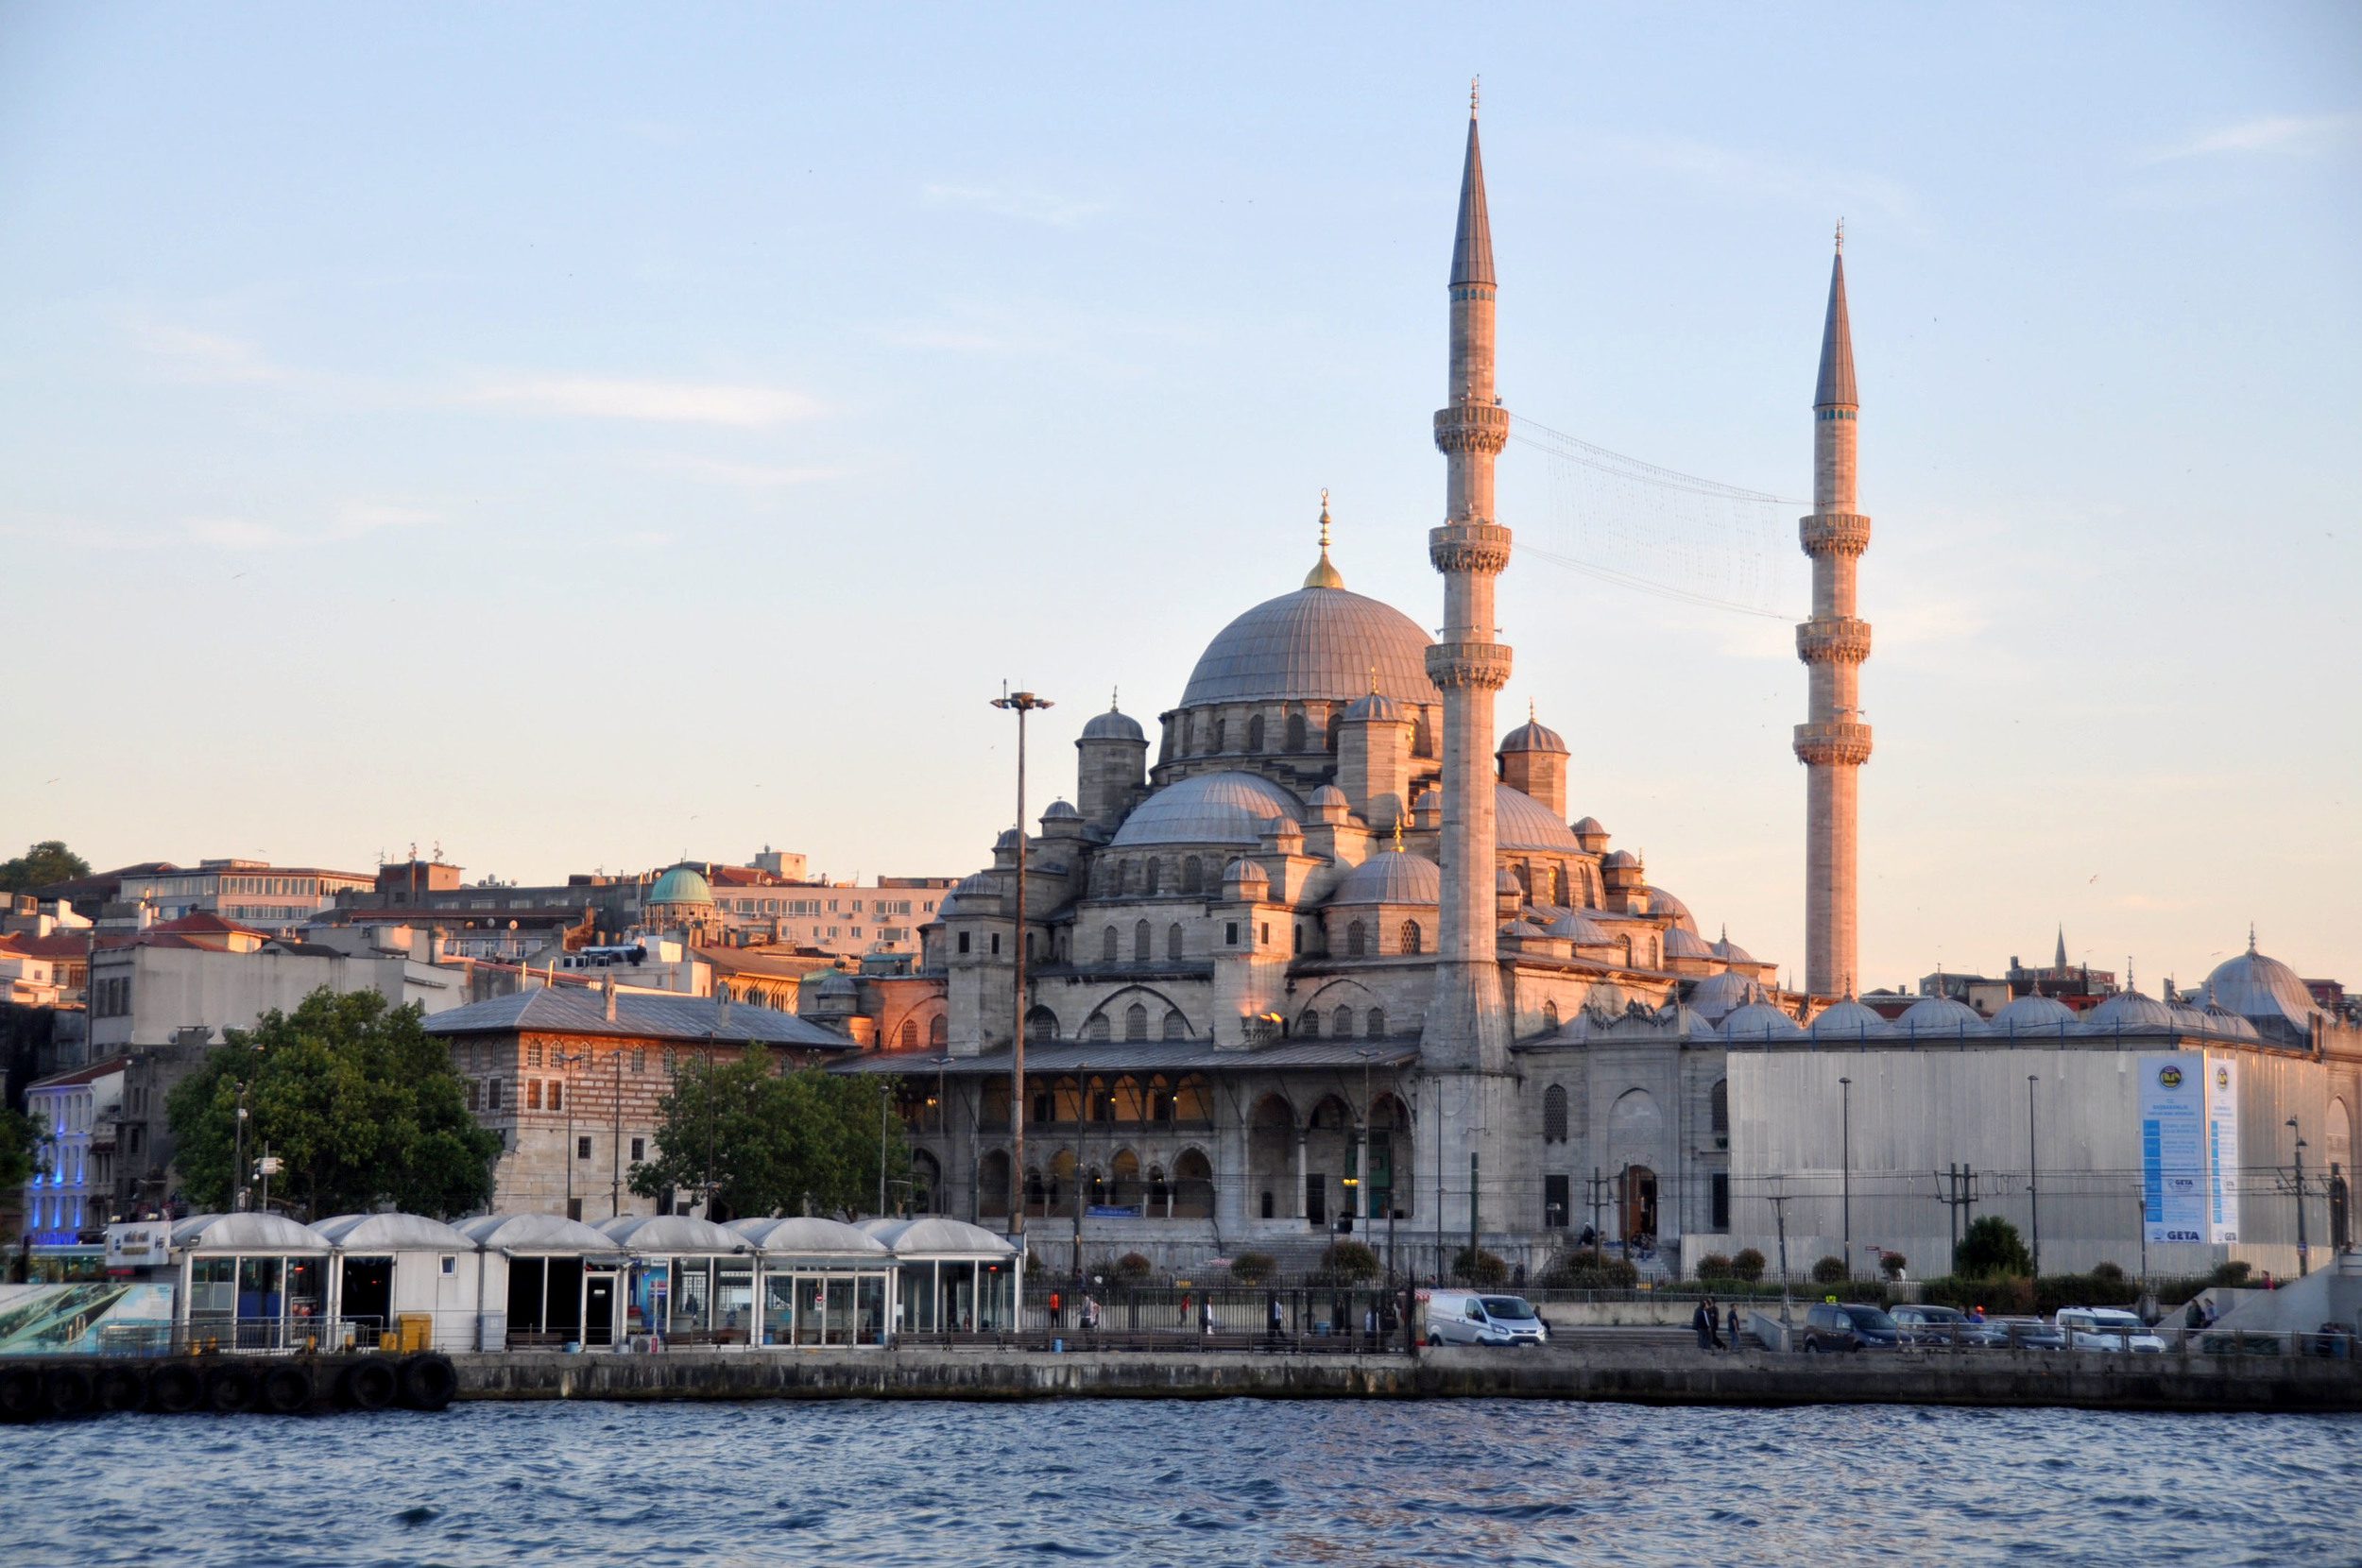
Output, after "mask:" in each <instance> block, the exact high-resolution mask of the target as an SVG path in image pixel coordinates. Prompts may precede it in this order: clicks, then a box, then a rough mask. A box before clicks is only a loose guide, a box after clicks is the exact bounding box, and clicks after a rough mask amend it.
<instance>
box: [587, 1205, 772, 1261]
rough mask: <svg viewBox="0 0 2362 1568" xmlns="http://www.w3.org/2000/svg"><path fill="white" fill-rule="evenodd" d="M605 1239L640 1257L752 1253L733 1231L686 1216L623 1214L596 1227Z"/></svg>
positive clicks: (748, 1244)
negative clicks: (603, 1234) (605, 1234)
mask: <svg viewBox="0 0 2362 1568" xmlns="http://www.w3.org/2000/svg"><path fill="white" fill-rule="evenodd" d="M599 1229H600V1230H602V1231H604V1232H606V1233H607V1236H608V1240H609V1241H611V1242H613V1243H615V1244H616V1245H617V1246H621V1247H625V1248H628V1249H630V1250H631V1251H632V1252H635V1253H641V1254H642V1255H643V1256H656V1255H659V1254H661V1255H664V1256H673V1257H677V1256H681V1255H684V1254H689V1253H751V1252H753V1251H754V1250H755V1245H754V1243H753V1242H751V1241H749V1240H747V1239H746V1237H745V1236H741V1235H739V1234H738V1233H737V1232H736V1231H733V1230H729V1229H727V1228H726V1227H724V1226H721V1225H717V1224H715V1223H714V1222H713V1221H712V1220H710V1219H698V1218H697V1217H696V1216H694V1215H688V1214H625V1215H619V1216H617V1217H616V1218H615V1219H609V1220H608V1221H607V1222H606V1223H605V1224H603V1225H601V1226H600V1227H599Z"/></svg>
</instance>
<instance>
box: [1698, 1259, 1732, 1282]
mask: <svg viewBox="0 0 2362 1568" xmlns="http://www.w3.org/2000/svg"><path fill="white" fill-rule="evenodd" d="M1698 1277H1699V1278H1700V1279H1702V1280H1735V1279H1737V1278H1738V1276H1737V1274H1735V1273H1733V1272H1732V1271H1731V1260H1730V1259H1729V1258H1726V1257H1724V1256H1723V1255H1722V1254H1721V1253H1707V1254H1706V1255H1705V1256H1703V1257H1702V1258H1700V1259H1699V1260H1698Z"/></svg>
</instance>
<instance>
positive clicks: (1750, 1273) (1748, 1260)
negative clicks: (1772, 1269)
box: [1731, 1247, 1763, 1284]
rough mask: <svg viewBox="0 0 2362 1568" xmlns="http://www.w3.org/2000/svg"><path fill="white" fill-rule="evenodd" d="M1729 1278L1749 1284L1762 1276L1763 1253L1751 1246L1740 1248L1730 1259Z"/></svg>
mask: <svg viewBox="0 0 2362 1568" xmlns="http://www.w3.org/2000/svg"><path fill="white" fill-rule="evenodd" d="M1731 1278H1733V1279H1735V1280H1746V1281H1748V1282H1749V1283H1751V1284H1752V1283H1753V1282H1754V1281H1756V1280H1759V1279H1761V1278H1763V1254H1762V1253H1758V1252H1756V1251H1755V1250H1754V1248H1753V1247H1747V1248H1742V1249H1741V1250H1740V1251H1739V1252H1738V1253H1737V1255H1735V1256H1734V1257H1733V1258H1732V1259H1731Z"/></svg>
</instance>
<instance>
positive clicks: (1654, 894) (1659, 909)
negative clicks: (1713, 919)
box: [1643, 887, 1698, 936]
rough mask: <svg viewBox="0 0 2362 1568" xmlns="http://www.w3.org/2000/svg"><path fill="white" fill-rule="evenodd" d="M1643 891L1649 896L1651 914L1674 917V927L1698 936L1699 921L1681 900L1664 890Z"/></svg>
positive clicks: (1655, 888) (1654, 888)
mask: <svg viewBox="0 0 2362 1568" xmlns="http://www.w3.org/2000/svg"><path fill="white" fill-rule="evenodd" d="M1643 891H1644V892H1646V893H1647V894H1648V895H1649V912H1650V913H1652V914H1669V915H1671V916H1672V917H1673V924H1674V925H1676V926H1678V927H1680V928H1681V929H1683V930H1685V931H1687V932H1689V933H1690V934H1691V935H1692V936H1695V935H1696V934H1697V932H1698V921H1697V918H1696V917H1695V916H1694V915H1692V914H1691V913H1690V912H1689V906H1688V905H1687V904H1685V903H1683V902H1682V901H1681V900H1680V899H1678V898H1676V897H1674V896H1673V895H1671V894H1669V893H1668V892H1666V891H1665V890H1664V889H1663V888H1659V887H1652V888H1646V889H1644V890H1643Z"/></svg>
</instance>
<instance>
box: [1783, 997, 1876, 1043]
mask: <svg viewBox="0 0 2362 1568" xmlns="http://www.w3.org/2000/svg"><path fill="white" fill-rule="evenodd" d="M1805 1032H1806V1034H1809V1035H1811V1036H1812V1037H1813V1038H1814V1039H1816V1040H1878V1039H1883V1038H1885V1037H1886V1036H1888V1035H1890V1034H1892V1033H1893V1032H1894V1028H1893V1026H1892V1025H1891V1024H1889V1023H1888V1022H1887V1021H1886V1020H1885V1019H1884V1018H1881V1017H1879V1016H1878V1015H1877V1014H1875V1013H1873V1012H1872V1011H1871V1010H1870V1009H1869V1008H1866V1007H1864V1006H1862V1004H1861V1003H1859V1002H1857V1001H1856V1000H1855V999H1854V998H1853V997H1846V998H1845V999H1844V1000H1842V1001H1840V1002H1839V1003H1837V1004H1836V1005H1835V1006H1833V1007H1829V1008H1826V1009H1823V1012H1822V1014H1821V1016H1819V1017H1818V1018H1815V1019H1814V1020H1813V1021H1812V1024H1811V1026H1810V1027H1809V1028H1807V1029H1806V1031H1805Z"/></svg>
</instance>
